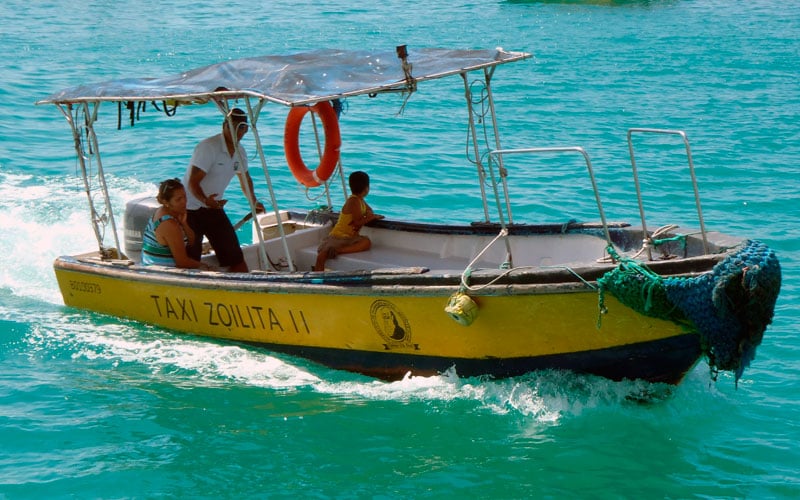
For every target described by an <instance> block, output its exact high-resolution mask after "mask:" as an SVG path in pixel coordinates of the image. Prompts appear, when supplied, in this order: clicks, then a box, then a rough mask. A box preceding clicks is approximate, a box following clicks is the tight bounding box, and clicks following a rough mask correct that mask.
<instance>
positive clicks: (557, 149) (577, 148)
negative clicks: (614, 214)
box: [489, 146, 612, 245]
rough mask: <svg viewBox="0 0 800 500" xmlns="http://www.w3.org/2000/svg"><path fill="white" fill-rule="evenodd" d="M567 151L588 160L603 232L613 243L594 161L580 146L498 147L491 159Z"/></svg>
mask: <svg viewBox="0 0 800 500" xmlns="http://www.w3.org/2000/svg"><path fill="white" fill-rule="evenodd" d="M566 152H577V153H580V154H581V155H583V158H584V160H585V161H586V168H587V170H588V172H589V179H590V180H591V181H592V190H593V191H594V197H595V201H596V202H597V210H598V212H599V213H600V221H601V223H602V224H603V232H604V233H605V236H606V242H607V243H608V244H609V245H611V244H612V243H611V234H610V233H609V231H608V223H607V222H606V214H605V212H604V211H603V203H602V202H601V201H600V192H599V191H598V190H597V181H596V180H595V177H594V170H593V169H592V161H591V160H590V159H589V155H588V154H587V153H586V150H584V149H583V148H582V147H580V146H566V147H547V148H523V149H498V150H495V151H491V152H489V160H490V164H491V160H492V158H493V157H495V156H497V157H502V156H503V155H510V154H521V153H566ZM500 220H501V227H502V228H504V229H505V225H504V224H503V223H502V221H503V219H502V217H501V218H500Z"/></svg>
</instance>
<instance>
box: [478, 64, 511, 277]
mask: <svg viewBox="0 0 800 500" xmlns="http://www.w3.org/2000/svg"><path fill="white" fill-rule="evenodd" d="M493 75H494V67H492V68H484V69H483V76H484V84H485V85H486V98H487V100H488V102H489V114H490V115H491V117H492V132H493V134H494V144H495V148H496V149H497V150H502V147H501V146H500V131H499V130H498V128H497V113H496V112H495V107H494V97H493V94H492V85H491V81H492V76H493ZM491 168H492V161H491V157H490V159H489V169H490V171H491ZM497 169H498V174H499V175H500V182H501V183H502V185H503V197H504V198H505V202H506V214H507V215H508V224H513V223H514V221H513V218H512V215H511V200H510V199H509V197H508V182H507V177H508V171H507V170H506V167H505V164H504V163H503V155H499V156H498V157H497ZM492 185H493V186H494V190H495V197H497V211H498V214H499V217H500V227H501V230H502V233H503V234H504V238H503V241H505V243H506V263H507V264H508V266H509V267H514V259H513V257H512V255H511V240H510V239H509V234H508V229H507V227H506V225H505V224H504V222H503V209H502V207H501V203H500V198H499V196H498V194H497V186H496V182H495V180H494V174H492Z"/></svg>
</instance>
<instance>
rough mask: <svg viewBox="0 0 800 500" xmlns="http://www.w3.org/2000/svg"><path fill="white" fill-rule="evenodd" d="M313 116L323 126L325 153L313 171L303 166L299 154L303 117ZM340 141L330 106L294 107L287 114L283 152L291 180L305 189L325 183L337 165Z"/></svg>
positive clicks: (334, 113) (324, 102)
mask: <svg viewBox="0 0 800 500" xmlns="http://www.w3.org/2000/svg"><path fill="white" fill-rule="evenodd" d="M308 112H312V113H315V114H316V115H317V116H318V117H319V119H320V121H321V122H322V129H323V132H324V134H325V149H324V150H323V152H322V157H321V158H320V162H319V165H317V167H316V168H315V169H314V170H311V169H310V168H308V167H307V166H306V163H305V162H304V161H303V156H302V155H301V154H300V124H301V123H302V122H303V118H304V117H305V116H306V113H308ZM341 146H342V137H341V134H340V132H339V120H338V118H337V116H336V111H335V110H334V108H333V106H332V105H331V103H330V102H327V101H323V102H318V103H317V104H315V105H313V106H297V107H294V108H292V109H290V110H289V114H288V115H287V117H286V126H285V128H284V133H283V150H284V153H285V155H286V163H287V164H288V165H289V170H291V172H292V175H294V178H295V179H297V180H298V181H299V182H300V183H301V184H303V185H304V186H307V187H316V186H319V185H321V184H322V183H324V182H325V181H327V180H328V179H329V178H330V177H331V175H332V174H333V172H334V170H336V166H337V165H338V164H339V157H340V149H341Z"/></svg>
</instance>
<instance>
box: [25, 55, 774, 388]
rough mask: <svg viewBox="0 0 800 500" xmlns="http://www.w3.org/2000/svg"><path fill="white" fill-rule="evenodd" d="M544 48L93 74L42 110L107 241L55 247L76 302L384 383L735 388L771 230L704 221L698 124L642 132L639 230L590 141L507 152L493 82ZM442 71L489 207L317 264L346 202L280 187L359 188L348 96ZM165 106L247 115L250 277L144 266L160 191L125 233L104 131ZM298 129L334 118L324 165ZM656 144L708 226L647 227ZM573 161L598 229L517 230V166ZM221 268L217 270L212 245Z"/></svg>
mask: <svg viewBox="0 0 800 500" xmlns="http://www.w3.org/2000/svg"><path fill="white" fill-rule="evenodd" d="M531 57H532V56H531V54H530V53H526V52H516V51H506V50H504V49H502V48H496V49H463V50H462V49H444V48H419V49H413V48H409V47H407V46H404V45H401V46H398V47H395V48H394V49H393V50H382V51H367V50H356V51H350V50H331V49H324V50H315V51H309V52H303V53H294V54H288V55H269V56H257V57H250V58H243V59H236V60H227V61H224V62H220V63H217V64H212V65H208V66H204V67H201V68H197V69H193V70H190V71H186V72H182V73H180V74H177V75H172V76H166V77H158V78H140V77H133V78H130V77H129V78H121V79H118V80H111V81H105V82H101V83H93V84H85V85H79V86H75V87H71V88H67V89H65V90H62V91H59V92H57V93H54V94H52V95H50V96H48V97H46V98H43V99H41V100H40V101H38V102H37V104H53V105H55V106H56V107H57V108H58V109H59V110H60V111H61V113H62V114H63V116H64V117H65V118H66V120H67V122H68V124H69V126H70V130H71V133H72V138H73V143H74V146H75V151H76V157H77V162H78V166H79V169H78V170H79V173H80V175H81V177H82V179H83V183H84V190H85V192H86V195H87V200H88V208H89V213H90V221H91V225H92V227H93V231H94V234H95V236H96V239H97V249H95V250H91V249H87V252H86V253H82V254H79V255H65V256H60V257H58V258H56V259H55V262H54V270H55V276H56V278H57V281H58V285H59V288H60V290H61V294H62V296H63V300H64V304H65V305H66V306H69V307H72V308H78V309H82V310H87V311H92V312H96V313H102V314H105V315H109V316H112V317H119V318H126V319H129V320H135V321H138V322H142V323H145V324H149V325H156V326H158V327H161V328H164V329H166V330H168V331H171V332H176V333H179V334H192V335H197V336H205V337H211V338H214V339H218V340H220V341H223V342H232V343H237V344H241V345H247V346H259V347H260V348H264V349H267V350H269V351H272V352H275V353H279V354H280V355H289V356H294V357H299V358H303V359H307V360H310V361H312V362H314V363H317V364H320V365H324V366H327V367H330V368H334V369H338V370H345V371H350V372H356V373H360V374H364V375H367V376H369V377H374V378H377V379H384V380H398V379H402V378H403V377H407V376H409V375H412V376H431V375H436V374H440V373H444V372H447V371H448V370H454V372H455V373H456V374H457V375H458V376H459V377H482V378H503V377H515V376H520V375H523V374H527V373H529V372H534V371H538V370H567V371H572V372H576V373H581V374H591V375H597V376H600V377H605V378H608V379H611V380H626V379H628V380H644V381H648V382H653V383H665V384H678V383H680V381H681V380H682V379H683V378H684V377H685V375H686V374H687V372H688V371H690V370H691V369H692V368H693V367H694V366H695V365H696V364H697V363H698V362H699V361H700V360H701V359H705V360H706V361H707V362H708V365H709V367H710V370H711V372H712V374H713V375H714V377H716V374H717V373H718V372H719V371H720V370H722V371H731V372H733V373H734V374H735V378H736V381H737V382H738V380H739V377H741V376H742V373H743V371H744V369H745V368H746V367H747V366H748V365H749V364H750V363H751V361H752V360H753V359H754V357H755V351H756V348H757V347H758V345H759V344H760V343H761V340H762V338H763V335H764V332H765V330H766V328H767V326H768V325H769V324H770V322H771V321H772V318H773V314H774V306H775V302H776V300H777V297H778V294H779V291H780V283H781V268H780V263H779V261H778V258H777V257H776V255H775V252H774V251H773V250H771V249H770V248H769V247H768V246H767V245H766V244H764V243H763V242H760V241H758V240H753V239H748V238H741V237H735V236H730V235H726V234H723V233H720V232H717V231H711V230H707V229H706V228H705V222H704V220H703V215H702V209H701V204H700V197H699V191H698V185H697V179H696V175H695V172H694V162H693V159H692V155H691V148H690V145H689V141H688V138H687V135H686V133H685V132H683V131H681V130H673V129H659V128H647V127H642V128H633V129H629V130H628V131H627V133H626V139H627V143H628V148H629V153H630V160H631V172H632V174H633V180H634V183H635V186H636V194H637V202H638V205H639V211H640V220H636V221H632V222H609V221H607V220H606V217H605V213H604V210H603V205H602V201H601V197H600V195H599V190H598V187H597V182H596V178H595V175H594V169H593V165H592V162H591V159H590V156H589V154H588V153H587V151H586V150H585V149H584V148H583V147H581V146H541V145H540V146H535V147H530V148H522V149H520V148H516V149H504V148H503V147H502V143H501V134H500V133H499V128H500V123H501V122H500V120H499V118H498V116H497V113H496V107H495V105H494V94H493V87H492V83H493V78H494V76H495V73H496V70H497V69H498V68H499V67H500V66H504V65H506V64H510V63H517V62H522V61H525V60H527V59H529V58H531ZM442 79H448V80H449V81H451V82H455V85H456V90H457V92H456V93H457V95H458V96H459V98H460V96H462V95H463V96H464V101H465V105H466V108H467V112H466V113H465V114H464V118H463V121H466V122H467V123H466V125H467V130H468V134H467V136H468V148H467V156H468V161H469V163H470V164H472V165H474V166H475V169H474V170H472V169H469V170H467V169H465V177H466V178H469V177H472V176H474V177H475V178H476V179H477V183H476V187H475V190H476V192H477V193H479V196H480V200H481V203H482V207H481V210H482V211H483V214H484V217H483V219H482V220H471V221H465V222H463V223H459V224H454V223H450V222H446V223H445V222H443V223H430V222H425V221H405V220H399V219H391V218H390V219H384V220H378V221H373V222H371V223H370V224H368V225H367V226H365V227H364V228H363V229H362V234H364V235H366V236H368V237H369V238H370V239H371V241H372V247H371V248H370V249H369V250H367V251H364V252H359V253H352V254H344V255H339V256H337V257H336V258H334V259H330V260H328V262H327V264H326V269H325V270H324V271H320V272H314V271H312V270H311V269H312V266H313V264H314V260H315V257H316V254H317V247H318V245H319V243H320V241H321V240H322V238H324V237H325V235H327V233H328V232H329V231H330V229H331V226H332V224H333V223H335V221H336V219H337V216H338V213H337V212H336V211H335V210H332V209H331V208H329V207H319V208H314V209H312V210H299V209H297V207H291V206H284V205H285V204H284V203H282V202H281V199H282V198H281V193H283V192H285V190H287V189H297V188H298V186H300V187H302V188H304V189H305V188H307V189H316V190H320V192H322V193H325V194H327V195H329V196H330V193H338V189H339V188H338V187H337V186H338V184H339V182H338V181H337V180H336V179H342V180H343V179H344V176H345V172H344V170H345V168H344V165H345V164H347V163H348V160H347V158H342V156H344V155H343V154H342V149H343V148H341V144H342V143H346V142H347V137H344V138H342V137H341V130H340V129H339V121H338V120H339V119H340V116H339V111H340V110H341V108H342V105H343V103H347V105H348V106H354V105H355V104H354V103H355V102H361V101H358V99H361V98H363V99H368V98H380V97H382V96H384V95H385V94H394V95H395V96H398V95H399V96H401V98H403V99H405V101H403V102H407V101H408V100H409V99H413V98H414V96H415V94H416V93H417V92H418V88H419V87H421V86H424V85H428V84H429V83H428V82H430V81H434V80H442ZM146 103H151V104H152V105H153V106H155V107H156V108H157V109H159V110H163V111H165V113H164V115H166V116H172V115H174V114H175V113H176V112H178V111H180V112H181V113H183V112H186V113H191V112H192V110H194V109H198V107H199V106H201V105H208V106H215V107H216V108H217V109H219V111H220V113H221V115H220V116H222V117H223V119H224V116H226V113H228V112H229V111H230V110H231V109H232V108H233V107H240V108H243V109H244V110H246V113H247V114H248V117H249V122H250V124H251V127H250V131H249V133H250V134H251V137H252V140H253V142H254V143H255V146H256V148H255V149H256V156H257V157H258V159H259V160H260V162H261V168H262V170H263V172H264V180H263V185H261V182H262V181H261V180H260V179H259V180H258V181H257V184H258V187H257V190H264V189H266V191H267V192H268V193H269V196H270V200H269V203H267V204H266V205H268V206H267V210H266V212H264V213H258V212H257V210H256V208H257V207H256V206H253V205H252V203H250V205H251V206H250V213H249V214H248V216H247V218H250V219H252V220H251V221H249V223H250V224H251V227H252V233H253V238H252V242H245V243H243V245H242V247H243V250H244V253H245V257H246V261H247V264H248V267H249V269H250V271H249V272H247V273H232V272H224V270H221V269H215V270H194V269H192V270H187V269H177V268H170V267H162V266H143V265H141V264H140V259H139V253H140V250H141V235H142V231H143V227H144V225H145V221H146V220H147V218H148V217H150V215H151V214H152V212H153V210H154V209H155V207H156V204H155V201H154V199H151V198H143V199H136V200H131V201H129V202H128V203H127V204H126V207H125V216H124V232H123V233H121V232H120V231H118V226H117V222H116V219H115V216H114V214H115V207H113V206H112V202H111V199H110V197H109V193H108V187H107V182H106V173H105V170H104V164H103V161H102V158H101V155H100V142H99V140H98V137H97V134H96V127H95V124H96V123H97V120H98V116H99V112H100V110H101V108H103V109H110V112H111V113H112V114H113V113H116V114H117V119H118V120H119V122H120V125H118V128H122V127H121V123H122V117H123V116H125V117H126V118H127V115H126V113H130V116H131V124H133V120H134V114H135V113H134V111H135V110H136V109H138V107H139V106H142V105H144V104H146ZM104 104H105V106H103V105H104ZM284 108H285V110H286V113H287V122H286V134H285V137H284V138H283V139H284V144H283V147H284V149H285V150H286V162H287V166H288V167H289V168H290V169H291V170H292V172H293V173H294V177H295V178H296V182H294V181H293V182H292V183H291V185H286V183H285V182H284V183H283V185H277V183H276V182H274V175H271V171H272V170H274V169H275V168H276V167H274V166H271V165H270V166H268V165H267V162H266V159H265V156H266V155H265V153H264V149H265V148H264V145H263V144H262V142H261V140H262V138H261V135H260V134H259V128H258V117H259V115H260V113H261V112H262V110H264V109H270V110H272V109H277V110H283V109H284ZM204 109H207V108H204ZM281 112H282V111H281ZM137 114H138V113H137ZM159 116H161V115H159ZM309 117H310V118H311V119H308V118H309ZM401 117H402V114H401V113H397V114H392V116H390V117H388V119H401ZM163 119H166V120H168V119H169V118H163ZM301 126H302V127H306V128H304V129H303V130H304V131H305V130H307V128H308V127H309V126H313V127H316V128H315V129H314V130H315V132H316V133H315V136H316V138H317V141H318V142H317V144H316V146H317V148H318V156H317V157H316V158H315V159H314V160H313V161H312V160H310V157H309V160H308V162H309V164H310V165H311V166H310V167H309V166H308V165H307V164H306V160H304V159H303V154H300V153H299V150H298V149H297V148H299V146H298V143H299V142H300V141H301V139H300V138H299V137H300V134H301V132H300V131H299V130H298V128H299V127H301ZM302 134H307V132H302ZM653 135H655V136H658V137H664V138H666V139H667V140H673V139H674V140H675V142H676V143H677V144H678V147H679V148H680V153H681V157H683V155H684V150H685V156H686V163H687V165H688V169H687V171H688V176H687V178H690V179H691V182H692V186H693V189H694V193H693V194H694V200H695V205H696V212H697V217H698V226H699V227H697V228H689V229H682V228H681V227H680V226H677V225H674V224H665V225H661V226H659V227H658V228H653V227H651V226H649V225H648V224H647V221H646V220H645V215H646V214H645V209H644V200H643V196H642V192H641V189H640V185H639V180H638V171H639V166H638V165H637V162H636V153H635V145H636V144H638V142H637V138H640V137H641V136H653ZM303 137H306V136H305V135H304V136H303ZM303 140H305V139H303ZM304 147H305V146H304ZM461 147H463V145H461ZM344 149H345V150H346V148H344ZM375 154H378V153H375ZM305 155H306V156H309V155H308V153H305ZM561 155H577V157H578V160H579V162H580V163H579V164H580V169H581V170H583V165H584V164H585V166H586V169H585V173H581V174H580V176H581V177H582V178H583V179H584V180H586V179H587V177H584V176H588V182H590V183H591V186H592V190H593V193H594V199H593V200H590V204H591V206H592V207H593V206H594V205H595V204H596V205H597V220H596V221H592V222H577V221H570V222H567V223H564V222H563V221H562V222H554V223H547V224H542V223H536V224H533V223H525V222H521V221H518V220H516V219H515V218H514V216H513V214H512V213H511V203H510V194H509V193H510V190H509V183H510V180H509V176H508V175H507V172H508V171H509V170H511V169H513V166H514V163H515V161H517V159H518V158H522V157H529V156H534V157H553V156H556V157H558V156H561ZM316 159H319V164H318V165H316V166H315V165H314V163H315V162H316ZM358 167H359V165H355V166H354V168H352V169H351V170H357V169H358ZM626 168H627V167H626ZM271 169H272V170H271ZM175 174H176V172H164V178H166V177H173V176H174V175H175ZM341 184H342V188H343V187H344V182H341ZM342 191H344V189H342ZM342 196H343V198H342V199H344V197H346V193H345V192H343V193H342ZM328 199H330V198H328ZM552 203H554V204H556V203H558V200H552ZM329 205H330V204H329ZM116 208H117V212H118V211H119V207H116ZM691 208H692V212H694V211H695V207H691ZM245 231H246V229H245ZM122 234H124V236H122V237H121V235H122ZM121 241H122V243H124V245H123V244H121ZM203 261H204V262H206V263H208V264H209V265H211V266H215V265H218V262H217V261H216V257H215V255H214V253H213V251H209V252H207V253H206V254H204V256H203Z"/></svg>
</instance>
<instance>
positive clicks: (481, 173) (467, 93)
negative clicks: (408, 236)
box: [461, 71, 490, 223]
mask: <svg viewBox="0 0 800 500" xmlns="http://www.w3.org/2000/svg"><path fill="white" fill-rule="evenodd" d="M467 74H468V73H467V72H466V71H464V72H462V73H461V78H462V80H464V98H465V99H466V101H467V120H468V122H467V123H468V126H469V135H470V136H471V138H472V148H473V150H474V151H473V154H474V155H475V167H476V169H477V171H478V184H479V185H480V188H481V201H482V202H483V217H484V221H485V222H487V223H488V222H490V219H489V200H488V199H487V196H486V170H485V169H484V168H483V163H481V152H480V149H479V148H478V131H477V130H476V129H475V119H474V118H473V116H474V110H473V108H472V89H470V87H469V80H468V79H467Z"/></svg>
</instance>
